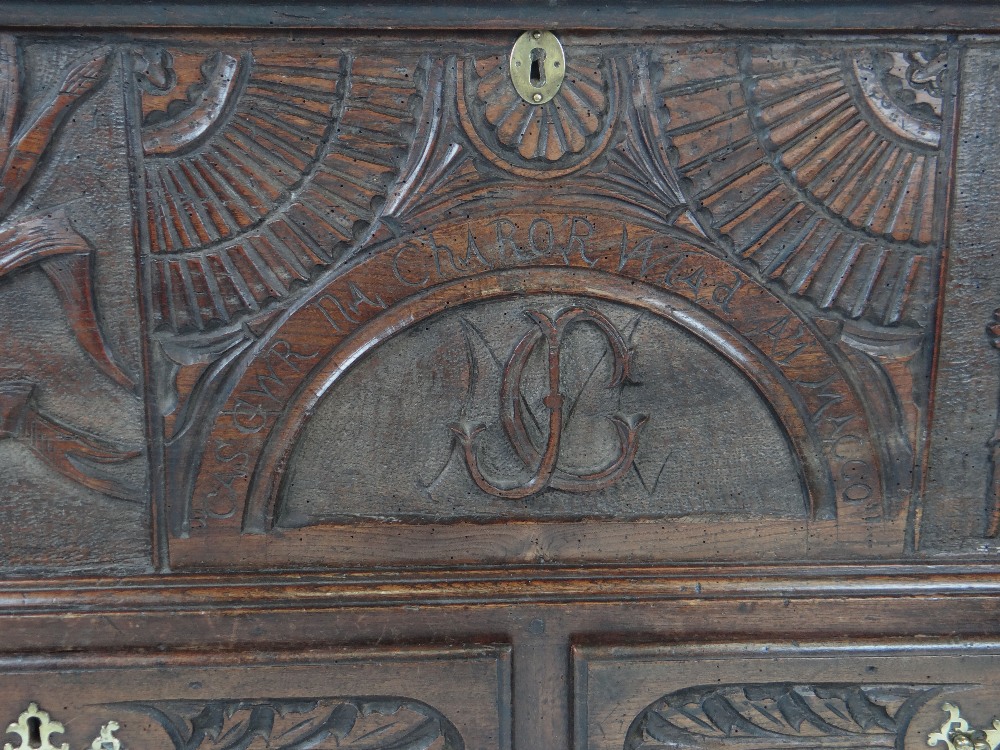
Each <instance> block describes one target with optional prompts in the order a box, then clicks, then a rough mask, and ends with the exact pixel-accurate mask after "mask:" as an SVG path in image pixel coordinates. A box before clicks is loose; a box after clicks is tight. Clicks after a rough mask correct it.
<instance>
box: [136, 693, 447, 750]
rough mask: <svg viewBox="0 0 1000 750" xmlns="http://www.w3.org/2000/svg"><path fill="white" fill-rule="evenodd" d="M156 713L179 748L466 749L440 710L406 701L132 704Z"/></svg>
mask: <svg viewBox="0 0 1000 750" xmlns="http://www.w3.org/2000/svg"><path fill="white" fill-rule="evenodd" d="M124 707H126V708H130V709H132V710H135V711H139V712H142V713H145V714H148V715H150V716H152V717H153V718H154V719H156V720H157V721H158V722H159V723H160V724H161V725H162V726H163V728H164V729H165V730H166V732H167V734H168V735H169V736H170V739H171V741H172V742H173V744H174V747H175V748H176V750H196V749H200V750H250V749H251V748H253V749H255V750H259V749H263V748H268V750H327V749H328V748H329V749H330V750H332V749H333V748H338V750H462V748H464V743H463V742H462V740H461V737H460V736H459V734H458V731H457V730H456V729H455V728H454V726H452V724H451V723H450V722H449V721H448V720H447V719H445V718H444V717H443V716H441V715H440V714H439V713H438V712H437V711H435V710H434V709H432V708H430V707H429V706H426V705H424V704H422V703H418V702H416V701H407V700H404V699H396V698H390V699H375V700H364V699H340V698H319V699H281V700H250V701H216V702H210V703H201V702H188V701H170V702H162V703H155V704H124Z"/></svg>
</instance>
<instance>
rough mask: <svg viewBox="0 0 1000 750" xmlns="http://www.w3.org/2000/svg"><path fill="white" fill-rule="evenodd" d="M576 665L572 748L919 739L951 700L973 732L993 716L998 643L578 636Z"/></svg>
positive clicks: (797, 745)
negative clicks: (596, 640)
mask: <svg viewBox="0 0 1000 750" xmlns="http://www.w3.org/2000/svg"><path fill="white" fill-rule="evenodd" d="M574 665H575V685H576V696H577V697H576V707H575V738H576V745H575V747H576V748H577V750H612V748H613V749H614V750H623V749H624V750H654V748H655V749H656V750H663V748H691V749H692V750H694V749H696V748H697V749H707V748H713V750H735V749H736V748H742V749H743V750H749V748H755V749H756V750H761V749H762V748H772V749H773V748H781V749H785V748H787V750H793V749H794V750H806V748H827V747H830V748H832V747H837V748H870V747H884V748H896V750H903V749H904V748H908V749H910V750H916V748H926V747H928V741H929V737H930V736H931V735H932V734H934V733H936V732H941V731H942V725H944V724H949V723H950V721H951V720H952V718H953V717H954V715H955V714H954V712H956V711H957V712H959V715H960V716H961V717H962V718H963V719H964V720H967V721H968V723H969V725H970V731H971V730H976V729H982V730H986V729H989V730H991V731H992V730H993V729H994V727H993V725H992V722H993V720H994V718H995V717H997V716H998V715H1000V705H998V703H997V697H998V691H1000V684H998V683H1000V680H998V677H1000V647H998V646H997V645H996V644H974V645H972V644H962V645H940V646H935V647H928V646H927V645H916V644H912V643H911V644H884V643H882V644H872V645H842V646H841V645H838V646H831V645H828V644H824V645H818V644H817V645H809V644H795V645H791V644H788V645H778V646H776V645H767V644H744V645H727V646H671V647H657V646H649V647H627V648H615V647H603V646H601V647H587V646H582V647H579V646H578V647H576V648H575V649H574ZM948 706H953V707H954V708H953V709H949V708H948ZM957 727H958V725H955V726H954V727H951V729H956V728H957ZM944 733H945V734H947V733H948V730H947V729H945V730H944ZM938 748H939V750H945V749H946V745H945V744H943V743H941V744H939V745H938ZM952 750H953V749H952Z"/></svg>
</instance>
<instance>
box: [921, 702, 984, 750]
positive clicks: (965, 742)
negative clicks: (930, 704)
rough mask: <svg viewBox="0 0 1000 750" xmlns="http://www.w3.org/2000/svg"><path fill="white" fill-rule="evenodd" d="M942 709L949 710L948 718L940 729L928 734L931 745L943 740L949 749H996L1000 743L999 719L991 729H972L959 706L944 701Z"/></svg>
mask: <svg viewBox="0 0 1000 750" xmlns="http://www.w3.org/2000/svg"><path fill="white" fill-rule="evenodd" d="M941 710H943V711H947V712H948V714H949V716H948V720H947V721H946V722H945V723H944V724H942V725H941V729H940V730H939V731H937V732H931V734H929V735H928V736H927V744H928V745H930V746H931V747H934V746H935V745H937V744H940V743H942V742H943V743H944V744H945V745H947V747H948V750H996V749H997V746H998V745H1000V721H998V720H997V719H994V720H993V727H992V728H991V729H972V728H970V727H969V722H967V721H966V720H965V719H963V718H962V714H961V710H960V709H959V707H958V706H955V705H953V704H951V703H943V704H941Z"/></svg>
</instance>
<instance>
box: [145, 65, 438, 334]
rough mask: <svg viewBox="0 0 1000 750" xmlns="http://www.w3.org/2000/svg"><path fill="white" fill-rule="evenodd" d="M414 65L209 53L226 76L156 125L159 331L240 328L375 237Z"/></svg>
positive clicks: (406, 127)
mask: <svg viewBox="0 0 1000 750" xmlns="http://www.w3.org/2000/svg"><path fill="white" fill-rule="evenodd" d="M415 63H416V61H415V59H414V60H399V59H380V60H370V59H364V58H358V59H348V58H347V57H345V56H342V55H340V54H332V55H331V54H317V53H316V50H314V49H302V50H298V51H296V50H289V49H283V50H275V51H271V50H269V48H267V47H258V48H255V50H254V53H253V55H250V54H249V53H240V52H239V51H232V54H229V53H226V52H221V53H218V52H217V53H206V63H205V66H204V67H203V71H204V75H205V76H207V77H208V79H210V81H213V82H214V83H215V84H216V85H215V86H214V87H213V86H212V85H210V83H206V84H205V85H201V86H198V87H194V88H193V89H192V90H191V91H189V95H188V104H189V107H188V111H183V110H182V111H179V112H176V113H170V114H171V117H170V118H169V119H167V120H165V121H156V122H152V123H149V124H148V125H147V127H145V128H144V136H145V141H144V150H145V152H146V160H145V186H146V205H147V217H146V219H147V220H146V226H147V237H148V240H147V241H148V243H149V248H150V250H151V253H152V258H151V263H150V276H151V281H152V287H153V298H154V301H155V306H154V316H155V323H156V326H157V328H158V329H161V330H166V331H172V332H179V333H185V332H192V331H205V330H209V329H214V328H219V327H220V326H227V325H230V324H233V323H235V322H236V321H237V320H238V319H240V318H242V317H245V316H246V315H247V314H251V315H252V314H255V313H257V312H259V311H261V310H263V309H265V308H267V307H268V306H269V305H270V304H271V303H273V302H274V301H276V300H282V299H285V298H287V297H288V296H289V295H290V294H292V293H293V292H294V290H295V289H296V288H298V287H300V286H302V285H304V284H307V283H308V282H309V281H310V280H311V279H312V278H314V277H315V275H316V274H317V273H318V272H319V271H321V270H322V269H323V268H324V267H327V266H329V265H331V264H333V263H336V262H338V260H340V259H342V258H343V257H344V254H345V252H346V251H347V250H348V249H349V248H350V247H352V246H353V245H354V244H356V243H357V242H358V241H359V240H360V239H363V237H364V236H365V232H366V230H367V229H368V227H369V226H370V224H371V223H372V222H373V220H374V218H375V215H376V212H377V210H378V207H379V206H380V205H381V204H382V202H383V201H384V199H385V196H386V195H387V193H388V192H389V189H390V187H391V185H392V184H393V182H394V180H395V179H396V178H397V176H398V175H399V171H400V169H401V166H402V163H403V160H404V158H405V156H406V153H407V151H408V149H409V146H410V144H409V140H408V139H407V135H406V134H407V133H408V132H411V131H412V129H413V127H414V124H415V120H416V115H415V113H416V109H417V100H418V99H419V94H418V93H417V85H418V84H417V81H416V80H415V79H417V78H418V77H419V76H418V74H417V69H416V64H415ZM348 90H349V91H350V92H351V93H350V96H347V94H346V92H347V91H348ZM161 120H162V118H161ZM175 123H176V124H177V128H178V132H177V133H171V132H168V131H169V128H170V127H171V126H172V125H173V124H175ZM170 143H176V144H177V148H176V149H170V148H166V146H167V145H169V144H170Z"/></svg>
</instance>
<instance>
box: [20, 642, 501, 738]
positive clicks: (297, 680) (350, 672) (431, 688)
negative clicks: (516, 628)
mask: <svg viewBox="0 0 1000 750" xmlns="http://www.w3.org/2000/svg"><path fill="white" fill-rule="evenodd" d="M157 661H158V663H150V662H149V660H148V659H147V660H144V659H143V657H141V656H138V655H136V656H132V657H124V658H118V659H115V658H112V657H106V658H104V659H103V660H102V659H100V658H97V659H95V658H91V659H90V660H89V661H87V660H83V661H81V660H77V661H76V662H74V661H73V660H72V659H63V660H61V661H58V662H53V661H50V662H48V663H45V664H42V663H38V664H31V663H22V664H13V663H7V664H5V675H4V677H3V680H4V690H3V693H4V695H3V698H0V710H2V711H3V716H4V717H5V718H7V717H9V721H10V723H11V727H10V728H9V729H8V734H9V735H11V736H9V737H8V738H7V739H9V740H13V741H12V742H11V743H10V745H9V746H10V747H13V748H17V747H21V748H27V747H35V748H38V747H43V748H48V747H51V748H58V747H73V748H79V747H87V746H91V740H92V739H93V738H94V737H97V738H98V739H97V740H94V743H93V747H94V748H95V750H102V749H104V750H107V748H115V750H118V749H119V748H121V747H124V748H150V749H152V748H163V749H164V750H210V749H211V748H220V749H221V748H235V747H241V748H264V747H270V748H286V749H287V750H292V749H293V748H344V749H345V750H346V749H347V748H350V749H351V750H473V748H475V749H476V750H509V748H510V730H509V722H510V706H509V697H510V696H509V693H508V692H506V691H509V666H508V664H507V661H508V654H507V649H506V648H505V647H495V648H494V647H476V648H468V649H461V648H451V649H424V650H419V649H393V650H389V649H383V650H381V651H373V650H368V651H365V650H354V651H342V652H339V653H336V654H334V653H330V652H320V651H316V652H314V653H312V654H311V655H303V654H297V655H292V654H287V653H286V654H271V655H268V656H264V655H256V656H253V655H248V654H243V655H241V656H240V657H236V658H229V659H227V658H226V657H224V656H216V657H213V658H209V659H205V658H202V659H200V660H198V662H195V661H193V660H185V659H183V658H181V659H178V658H173V659H166V660H165V659H163V658H160V659H159V660H157ZM125 664H128V666H129V668H128V669H122V667H123V666H124V665H125ZM39 668H41V669H42V670H44V671H40V670H39ZM55 670H59V671H58V672H57V671H55ZM29 685H30V689H26V688H27V686H29ZM29 699H30V700H31V705H32V706H34V708H35V711H33V712H32V713H35V714H38V713H39V712H44V714H47V716H40V717H39V718H36V719H35V721H39V720H40V721H41V725H40V726H39V725H38V724H36V726H35V728H34V729H33V728H32V727H31V721H32V718H31V717H24V719H25V720H24V721H22V722H20V724H21V725H22V726H23V728H24V730H26V731H23V732H20V734H21V739H20V740H18V739H17V737H16V735H17V734H19V731H18V730H19V729H20V728H21V727H20V726H19V722H18V716H19V715H22V711H23V710H24V709H25V708H27V707H28V706H29V704H28V702H27V701H28V700H29ZM51 722H56V723H57V724H58V726H56V725H54V724H51ZM5 726H6V724H5ZM49 729H51V730H53V731H52V732H51V733H50V732H49V731H47V730H49ZM32 732H33V733H34V734H32ZM102 742H104V743H108V745H107V748H105V745H103V744H102ZM64 743H65V744H64Z"/></svg>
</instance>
